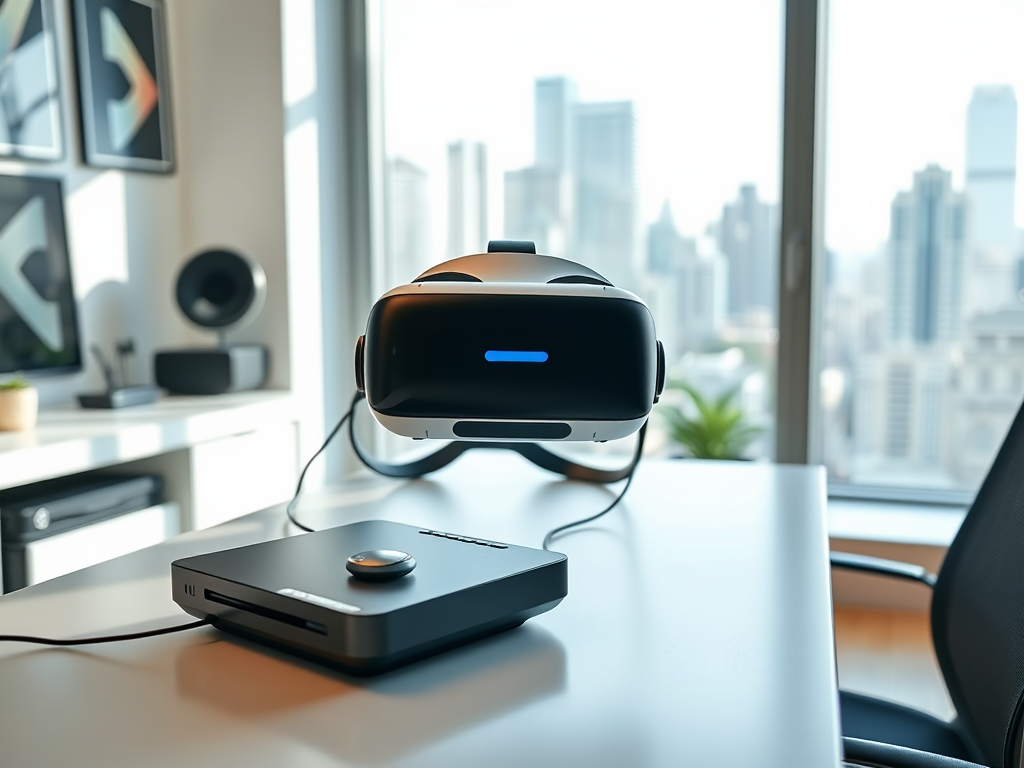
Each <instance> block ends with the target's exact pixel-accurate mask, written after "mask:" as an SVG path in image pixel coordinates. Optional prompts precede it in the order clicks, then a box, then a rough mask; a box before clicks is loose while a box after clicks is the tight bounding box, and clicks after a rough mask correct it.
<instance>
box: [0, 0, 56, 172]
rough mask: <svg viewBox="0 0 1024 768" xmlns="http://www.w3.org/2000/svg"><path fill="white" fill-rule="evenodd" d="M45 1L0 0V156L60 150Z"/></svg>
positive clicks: (51, 154) (48, 155) (51, 156)
mask: <svg viewBox="0 0 1024 768" xmlns="http://www.w3.org/2000/svg"><path fill="white" fill-rule="evenodd" d="M52 10H53V9H52V8H51V6H50V0H0V156H6V157H18V158H27V159H30V160H59V159H60V158H61V157H62V156H63V154H64V143H63V138H62V136H61V125H60V85H59V81H58V79H57V59H56V43H55V38H54V31H53V30H54V27H53V13H52Z"/></svg>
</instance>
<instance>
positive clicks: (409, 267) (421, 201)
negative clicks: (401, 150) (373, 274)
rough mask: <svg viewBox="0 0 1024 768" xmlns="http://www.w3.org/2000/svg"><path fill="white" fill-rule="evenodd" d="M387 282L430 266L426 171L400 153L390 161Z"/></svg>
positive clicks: (390, 283) (396, 282) (407, 277)
mask: <svg viewBox="0 0 1024 768" xmlns="http://www.w3.org/2000/svg"><path fill="white" fill-rule="evenodd" d="M386 183H387V217H388V226H387V236H388V241H387V253H388V258H387V268H386V272H387V274H386V275H385V280H386V283H385V284H386V285H387V286H388V287H390V286H393V285H401V284H402V283H408V282H409V281H411V280H412V279H413V278H415V277H416V276H417V275H419V274H420V273H421V272H423V271H424V270H426V269H427V268H428V267H430V266H431V253H430V208H429V203H428V200H429V191H428V189H427V173H426V171H424V170H422V169H421V168H419V167H417V166H415V165H413V164H412V163H410V162H409V161H408V160H404V159H402V158H400V157H398V158H394V159H392V160H389V161H388V163H387V177H386Z"/></svg>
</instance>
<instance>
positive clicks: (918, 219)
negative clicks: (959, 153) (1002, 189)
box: [888, 165, 968, 345]
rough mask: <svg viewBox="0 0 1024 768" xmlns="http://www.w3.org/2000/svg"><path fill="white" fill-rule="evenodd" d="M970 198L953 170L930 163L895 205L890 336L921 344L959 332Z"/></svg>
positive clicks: (953, 337)
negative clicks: (956, 187)
mask: <svg viewBox="0 0 1024 768" xmlns="http://www.w3.org/2000/svg"><path fill="white" fill-rule="evenodd" d="M967 224H968V222H967V200H966V197H965V196H964V194H963V193H960V192H954V191H953V189H952V185H951V181H950V173H949V171H944V170H942V169H941V168H940V167H938V166H937V165H929V166H928V167H927V168H925V169H924V170H923V171H918V172H917V173H915V174H914V186H913V189H911V190H910V191H909V192H900V193H898V194H897V195H896V199H895V200H894V201H893V204H892V222H891V227H890V234H889V254H888V278H889V279H888V283H889V285H888V288H889V290H888V306H889V319H890V321H889V338H890V339H891V340H893V341H897V342H910V343H912V344H916V345H926V344H933V343H937V342H951V341H955V340H956V339H957V338H958V337H959V333H960V320H961V314H962V307H961V303H962V298H963V285H962V275H963V263H964V252H965V249H966V242H967Z"/></svg>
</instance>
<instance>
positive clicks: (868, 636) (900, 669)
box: [835, 606, 954, 720]
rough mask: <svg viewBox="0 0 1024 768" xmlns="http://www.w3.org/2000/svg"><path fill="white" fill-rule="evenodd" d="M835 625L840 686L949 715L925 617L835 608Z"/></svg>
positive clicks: (916, 614)
mask: <svg viewBox="0 0 1024 768" xmlns="http://www.w3.org/2000/svg"><path fill="white" fill-rule="evenodd" d="M835 626H836V655H837V658H838V664H839V687H840V688H843V689H844V690H848V691H856V692H858V693H867V694H871V695H872V696H878V697H880V698H884V699H889V700H890V701H897V702H899V703H901V704H906V705H908V706H912V707H915V708H916V709H920V710H923V711H925V712H930V713H931V714H933V715H936V716H938V717H941V718H943V719H944V720H949V719H951V718H952V717H953V714H954V710H953V705H952V704H951V703H950V701H949V696H948V694H947V693H946V688H945V686H944V685H943V683H942V674H941V673H940V672H939V666H938V662H936V660H935V653H934V651H933V650H932V640H931V628H930V626H929V624H928V616H927V614H923V613H897V612H894V611H882V610H873V609H864V608H852V607H846V606H836V607H835Z"/></svg>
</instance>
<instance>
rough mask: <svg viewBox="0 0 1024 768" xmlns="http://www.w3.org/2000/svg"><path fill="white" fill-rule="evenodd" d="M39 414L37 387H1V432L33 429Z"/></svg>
mask: <svg viewBox="0 0 1024 768" xmlns="http://www.w3.org/2000/svg"><path fill="white" fill-rule="evenodd" d="M38 415H39V391H38V390H37V389H35V388H34V387H25V388H23V389H0V432H3V431H20V430H25V429H32V427H34V426H35V425H36V417H37V416H38Z"/></svg>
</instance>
